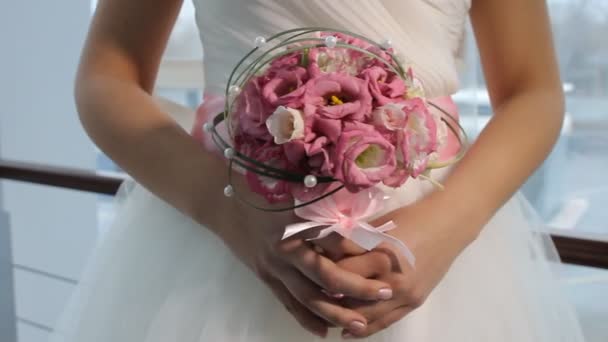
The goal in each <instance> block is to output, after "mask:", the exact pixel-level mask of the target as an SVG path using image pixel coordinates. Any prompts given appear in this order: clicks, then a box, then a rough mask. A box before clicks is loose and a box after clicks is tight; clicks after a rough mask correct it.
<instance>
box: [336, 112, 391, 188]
mask: <svg viewBox="0 0 608 342" xmlns="http://www.w3.org/2000/svg"><path fill="white" fill-rule="evenodd" d="M332 159H333V160H334V166H335V167H334V178H336V179H337V180H339V181H341V182H342V183H343V184H344V185H345V186H346V188H347V189H348V190H349V191H351V192H357V191H359V190H362V189H364V188H368V187H371V186H372V185H374V184H377V183H378V182H381V181H383V180H384V179H385V178H387V177H389V176H390V175H392V174H393V172H394V171H395V167H396V159H395V147H394V146H393V145H392V144H391V143H390V142H389V141H388V140H386V139H385V138H384V137H383V136H382V135H381V134H380V133H379V132H378V131H377V130H376V129H375V128H374V127H373V126H370V125H367V124H363V123H360V122H347V123H346V124H345V127H344V130H343V132H342V135H341V136H340V139H339V140H338V144H337V146H336V148H335V150H334V153H333V158H332Z"/></svg>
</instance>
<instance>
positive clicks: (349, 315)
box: [281, 269, 367, 332]
mask: <svg viewBox="0 0 608 342" xmlns="http://www.w3.org/2000/svg"><path fill="white" fill-rule="evenodd" d="M281 280H282V281H283V283H284V285H285V287H287V289H288V290H289V292H290V293H291V295H292V296H293V297H295V298H296V299H297V300H298V301H299V302H300V303H301V304H302V305H304V306H305V307H306V308H307V309H308V310H310V311H312V312H314V313H315V314H316V315H317V316H319V317H322V318H323V319H325V320H327V321H328V322H330V323H332V324H334V325H335V326H337V327H341V328H344V329H348V330H349V331H351V330H352V331H356V332H363V331H364V330H365V328H366V327H367V320H366V319H365V317H364V316H363V315H361V314H360V313H358V312H356V311H354V310H351V309H347V308H344V307H342V306H341V305H340V304H339V303H337V302H335V301H333V300H332V299H330V298H329V297H327V296H326V295H325V294H323V293H322V292H321V289H319V288H318V287H317V286H316V285H315V284H314V283H313V282H312V281H310V280H309V279H306V277H304V276H303V275H302V274H301V273H299V272H298V271H297V270H295V269H290V270H289V271H288V272H283V278H282V279H281Z"/></svg>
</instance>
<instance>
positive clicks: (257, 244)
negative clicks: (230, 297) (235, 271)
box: [217, 200, 391, 336]
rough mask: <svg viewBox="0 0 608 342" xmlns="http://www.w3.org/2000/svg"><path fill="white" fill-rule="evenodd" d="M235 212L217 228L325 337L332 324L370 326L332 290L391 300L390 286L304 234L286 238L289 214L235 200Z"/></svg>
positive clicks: (296, 313) (300, 317) (289, 307)
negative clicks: (347, 266) (344, 264)
mask: <svg viewBox="0 0 608 342" xmlns="http://www.w3.org/2000/svg"><path fill="white" fill-rule="evenodd" d="M229 203H230V204H229V208H230V215H225V216H226V217H230V220H229V221H226V223H225V224H223V225H222V229H221V230H218V231H217V233H218V235H220V237H221V238H222V239H223V240H224V241H225V243H226V244H227V245H228V247H229V248H230V249H231V250H232V251H233V253H235V254H236V255H237V257H239V258H240V260H242V261H243V262H244V263H245V264H246V265H247V266H248V267H249V268H250V269H252V270H253V271H254V272H255V273H256V274H257V275H258V276H259V278H260V279H261V280H262V281H264V282H265V283H266V284H267V285H268V286H269V287H270V288H271V289H272V291H273V292H274V293H275V295H276V296H277V297H278V299H279V300H280V301H281V302H282V303H283V304H284V305H285V306H286V308H287V310H288V311H290V312H291V313H292V314H293V315H294V316H295V318H296V319H297V320H298V322H299V323H300V324H301V325H302V326H303V327H304V328H306V329H307V330H309V331H311V332H313V333H315V334H316V335H320V336H325V334H326V333H327V328H328V323H327V322H329V323H330V324H331V325H335V326H337V327H342V328H344V329H349V330H353V331H361V332H363V331H366V327H367V324H368V322H367V319H366V318H365V316H364V315H363V314H362V313H358V312H357V311H355V310H352V309H348V308H345V307H344V306H342V305H340V303H339V300H338V299H336V298H331V297H329V296H328V295H326V294H325V293H323V291H322V290H325V291H327V292H329V293H340V294H343V295H344V296H348V297H351V298H357V299H359V300H365V301H378V300H385V299H387V298H388V297H389V296H390V294H391V290H390V287H389V285H387V283H385V282H381V281H378V280H372V279H366V278H365V277H363V276H361V275H359V274H356V273H353V272H349V271H346V270H344V269H342V268H340V267H338V266H337V265H336V264H335V263H334V262H333V261H332V260H330V259H329V258H327V257H325V256H322V255H320V254H319V253H318V252H316V251H315V250H314V248H313V246H312V245H311V244H309V243H308V242H306V241H305V240H303V239H302V238H301V237H299V238H292V239H288V240H285V241H282V240H281V237H282V233H283V231H284V227H285V226H286V225H287V224H289V223H293V222H294V220H295V217H294V216H293V213H292V212H289V213H265V212H262V211H259V210H256V209H252V208H250V207H247V206H246V205H242V204H240V202H238V201H234V200H232V201H229Z"/></svg>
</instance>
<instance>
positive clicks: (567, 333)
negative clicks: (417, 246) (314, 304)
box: [53, 180, 583, 342]
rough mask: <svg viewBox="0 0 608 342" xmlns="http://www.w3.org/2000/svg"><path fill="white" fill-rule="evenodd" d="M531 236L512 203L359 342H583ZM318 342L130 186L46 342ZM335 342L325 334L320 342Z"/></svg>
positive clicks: (214, 245) (185, 221)
mask: <svg viewBox="0 0 608 342" xmlns="http://www.w3.org/2000/svg"><path fill="white" fill-rule="evenodd" d="M430 189H431V187H430V185H429V184H428V183H425V182H422V181H417V180H413V181H410V182H408V183H407V184H406V185H405V186H404V187H402V188H400V189H398V190H395V191H393V192H392V194H391V195H392V198H393V199H392V200H391V203H392V206H393V208H391V209H394V208H397V207H400V206H404V205H407V204H408V203H412V202H413V201H416V200H418V199H420V198H421V197H423V196H424V195H425V194H427V193H428V192H429V191H430ZM226 214H227V215H228V214H229V213H226ZM540 227H541V225H540V224H538V221H537V220H536V219H535V215H534V211H533V210H531V209H530V206H529V204H528V203H527V202H526V200H525V199H524V198H523V197H522V196H520V195H516V196H515V197H514V198H513V199H511V200H510V201H509V202H508V203H507V204H506V205H505V206H504V207H503V208H502V209H501V210H499V211H498V213H497V214H496V215H495V216H494V218H493V219H492V220H491V221H490V222H489V223H488V224H487V226H486V227H485V229H484V230H483V232H482V234H481V235H480V236H479V238H478V239H477V240H476V241H475V242H474V243H473V244H471V245H470V246H469V247H468V248H467V249H466V250H465V251H464V252H463V253H462V254H461V255H460V256H459V257H458V259H457V260H456V261H455V262H454V264H453V266H452V267H451V269H450V271H449V272H448V274H447V275H446V276H445V278H444V279H443V280H442V282H441V283H440V284H439V285H438V286H437V288H436V289H435V290H434V292H433V293H432V294H431V295H430V297H429V298H428V300H427V302H426V303H425V304H424V305H423V306H422V307H420V308H419V309H418V310H416V311H415V312H413V313H411V314H410V315H409V316H407V317H406V318H404V319H403V320H401V321H400V322H398V323H396V324H394V325H393V326H391V327H390V328H388V329H386V330H385V331H383V332H381V333H379V334H377V335H374V336H373V337H371V338H369V339H368V341H383V342H393V341H394V342H397V341H400V342H401V341H424V342H447V341H450V342H465V341H466V342H471V341H472V342H490V341H491V342H507V341H508V342H513V341H517V342H559V341H563V342H579V341H583V337H582V333H581V331H580V327H579V324H578V321H577V318H576V316H575V314H574V311H573V310H572V308H571V307H570V305H569V304H568V303H567V301H566V300H565V298H564V296H563V294H562V292H561V289H560V285H559V283H558V282H557V280H556V278H555V277H554V275H553V272H552V268H554V266H555V265H558V264H559V260H558V258H557V256H556V253H555V250H554V246H553V244H552V243H551V241H550V239H549V238H548V235H546V234H544V233H543V232H542V231H541V230H540ZM317 340H319V341H321V339H320V338H317V337H314V336H313V335H311V334H309V333H308V332H306V331H305V330H303V329H302V328H301V327H300V326H299V325H298V324H297V323H296V321H295V320H294V319H293V318H292V317H291V315H290V314H289V313H288V312H287V311H286V310H285V308H284V307H283V305H281V304H280V302H279V301H278V300H277V299H276V298H275V297H274V296H273V294H272V293H271V292H270V290H269V289H267V288H266V287H265V286H264V285H263V284H262V282H261V281H259V280H258V279H257V278H256V276H255V275H254V274H253V273H252V272H250V271H249V269H247V268H246V267H244V266H243V265H242V264H241V263H240V262H239V261H238V260H237V259H236V258H235V257H234V256H233V255H232V254H231V252H230V251H229V250H227V248H226V247H225V246H224V244H223V243H222V241H221V240H219V239H218V238H217V237H216V236H215V235H214V234H212V233H211V232H210V231H208V230H207V229H205V228H204V227H202V226H200V225H198V224H196V223H195V222H193V221H192V220H190V219H189V218H188V217H185V216H184V215H182V214H181V213H179V212H178V211H177V210H175V209H174V208H172V207H171V206H169V205H167V204H166V203H164V202H163V201H161V200H160V199H159V198H157V197H156V196H154V195H153V194H151V193H150V192H148V191H147V190H145V189H144V188H143V187H142V186H140V185H137V184H135V183H132V182H129V183H126V184H125V185H123V188H122V189H121V192H120V194H119V196H118V197H117V216H116V220H115V223H114V225H113V227H112V228H111V229H110V231H109V232H108V233H107V234H106V236H105V237H104V239H103V241H102V242H101V243H100V244H99V247H98V248H97V250H96V251H95V252H94V255H93V257H92V260H91V262H90V263H89V266H88V268H87V270H86V272H85V275H84V277H83V280H82V282H81V283H80V285H79V286H78V290H77V292H76V294H75V295H74V298H73V300H72V301H71V303H70V305H69V308H68V309H67V311H66V313H65V315H64V316H63V317H62V319H61V320H60V322H59V324H58V326H57V329H56V332H55V333H54V335H53V341H55V342H109V341H112V342H161V341H162V342H167V341H176V342H177V341H179V342H201V341H230V342H233V341H234V342H237V341H248V342H283V341H293V342H299V341H302V342H304V341H306V342H311V341H317ZM339 340H341V338H340V337H339V331H338V330H336V331H333V332H332V333H331V334H330V337H329V338H328V339H326V340H325V341H339Z"/></svg>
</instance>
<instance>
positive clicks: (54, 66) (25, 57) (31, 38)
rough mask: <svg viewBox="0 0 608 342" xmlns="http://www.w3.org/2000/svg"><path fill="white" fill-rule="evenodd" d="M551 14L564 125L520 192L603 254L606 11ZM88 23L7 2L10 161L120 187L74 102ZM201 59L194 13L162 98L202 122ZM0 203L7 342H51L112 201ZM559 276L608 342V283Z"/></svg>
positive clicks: (482, 120)
mask: <svg viewBox="0 0 608 342" xmlns="http://www.w3.org/2000/svg"><path fill="white" fill-rule="evenodd" d="M548 2H549V5H550V9H551V16H552V21H553V28H554V33H555V40H556V43H557V49H558V54H559V59H560V67H561V72H562V78H563V82H564V84H563V86H564V91H565V92H566V96H567V107H566V110H567V113H566V118H565V121H564V127H563V130H562V134H561V138H560V140H559V142H558V144H557V146H556V148H555V150H554V151H553V153H552V154H551V156H550V157H549V158H548V160H547V161H546V162H545V164H544V165H543V166H542V167H541V168H540V169H539V170H538V171H537V172H536V174H535V175H534V176H533V177H532V178H531V179H530V180H529V181H528V183H527V184H526V185H525V186H524V188H523V189H522V191H523V192H524V194H525V195H526V196H527V197H528V199H529V200H530V201H531V203H532V204H533V206H534V207H535V208H536V209H537V210H538V212H539V214H540V216H541V218H542V220H543V222H544V223H545V224H546V225H547V226H548V227H549V228H550V229H552V230H553V232H554V233H555V234H556V235H561V236H569V237H580V238H584V239H588V240H593V241H608V210H606V208H605V204H606V200H608V183H606V182H605V180H604V178H605V177H606V176H607V175H608V44H605V42H606V37H607V36H608V2H607V1H606V0H550V1H548ZM93 10H94V3H93V4H92V3H90V2H87V1H83V0H62V1H42V0H32V1H13V2H8V1H3V3H2V11H0V42H1V44H2V49H1V50H0V51H1V52H0V159H1V160H5V161H19V162H27V163H36V165H47V166H54V167H62V168H63V167H69V168H77V169H81V170H89V171H90V174H93V173H95V174H97V175H102V176H111V177H120V176H122V175H121V172H120V169H118V168H117V167H116V166H115V165H114V163H112V161H111V160H109V159H108V158H107V157H106V156H105V155H104V154H103V153H102V152H101V151H99V150H98V149H97V148H96V147H95V146H94V145H93V144H92V143H91V142H90V140H89V139H88V138H87V137H86V135H85V134H84V132H83V130H82V129H81V127H80V124H79V122H78V118H77V115H76V110H75V107H74V102H73V98H72V87H73V79H74V75H75V70H76V67H77V62H78V56H79V53H80V49H81V46H82V43H83V41H84V38H85V35H86V32H87V27H88V25H89V22H90V19H91V14H92V12H93ZM469 32H470V30H469ZM471 38H472V37H471V36H470V34H469V37H467V44H466V48H465V49H464V51H463V57H464V58H463V65H462V77H461V79H462V82H461V83H462V90H461V91H460V92H459V93H458V94H456V95H455V99H456V101H457V103H458V105H459V106H460V109H461V112H462V114H463V124H464V126H465V127H466V129H467V130H468V131H469V133H470V134H471V135H472V136H476V134H477V133H478V132H479V131H480V130H481V129H482V128H483V126H484V125H485V124H486V123H487V121H488V120H489V118H490V115H491V114H492V111H491V108H490V105H489V99H488V95H487V92H486V90H485V87H484V81H483V77H482V74H481V71H480V67H479V60H478V57H477V54H476V48H475V46H474V42H473V40H472V39H471ZM530 53H534V51H530ZM203 57H204V56H203V50H202V48H201V46H200V43H199V36H198V32H197V30H196V27H195V25H194V11H193V8H192V6H191V5H190V4H189V3H187V2H186V4H185V5H184V8H183V10H182V13H181V15H180V18H179V20H178V24H177V26H176V28H175V30H174V33H173V35H172V37H171V41H170V43H169V47H168V49H167V52H166V56H165V59H164V61H163V63H162V67H161V72H160V74H159V79H158V84H157V90H156V92H157V95H158V96H161V97H165V98H169V99H171V100H172V101H175V102H177V103H180V104H182V105H185V106H188V107H191V108H195V107H196V106H197V105H198V104H199V103H200V102H201V94H202V91H203V89H202V78H203V68H202V63H201V61H202V59H203ZM514 138H515V137H514ZM0 194H1V196H0V341H9V342H10V341H18V342H42V341H46V338H47V336H48V335H49V333H50V332H52V331H53V328H54V325H55V321H56V319H57V317H58V316H59V314H60V312H61V311H62V310H63V308H64V306H65V304H66V302H67V300H68V298H69V297H70V295H71V293H72V291H73V289H74V287H75V285H76V284H77V283H78V280H79V278H80V276H81V272H82V271H83V266H84V264H85V262H86V259H87V256H88V255H89V253H90V251H91V250H92V248H93V247H94V246H95V244H96V242H97V241H99V238H100V237H101V236H103V233H104V231H105V230H106V229H107V227H108V225H109V224H110V223H111V221H112V217H113V206H112V196H110V195H98V194H93V193H90V192H83V191H75V190H67V189H61V188H57V187H49V186H44V185H34V184H30V183H26V182H18V181H14V180H3V181H1V182H0ZM602 251H603V253H606V251H605V249H603V250H600V252H602ZM583 252H584V251H583ZM595 253H597V251H596V252H595ZM558 274H559V281H560V284H561V285H563V286H564V291H565V292H566V294H567V295H568V298H569V299H570V300H571V302H572V303H573V305H575V306H576V308H577V311H578V313H579V316H580V319H581V322H582V324H583V326H584V329H585V333H586V335H587V337H588V339H589V341H590V342H606V341H608V328H606V325H605V323H606V322H607V321H608V271H604V270H601V269H599V268H592V267H581V266H573V265H564V266H562V267H561V268H560V269H559V270H558Z"/></svg>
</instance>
